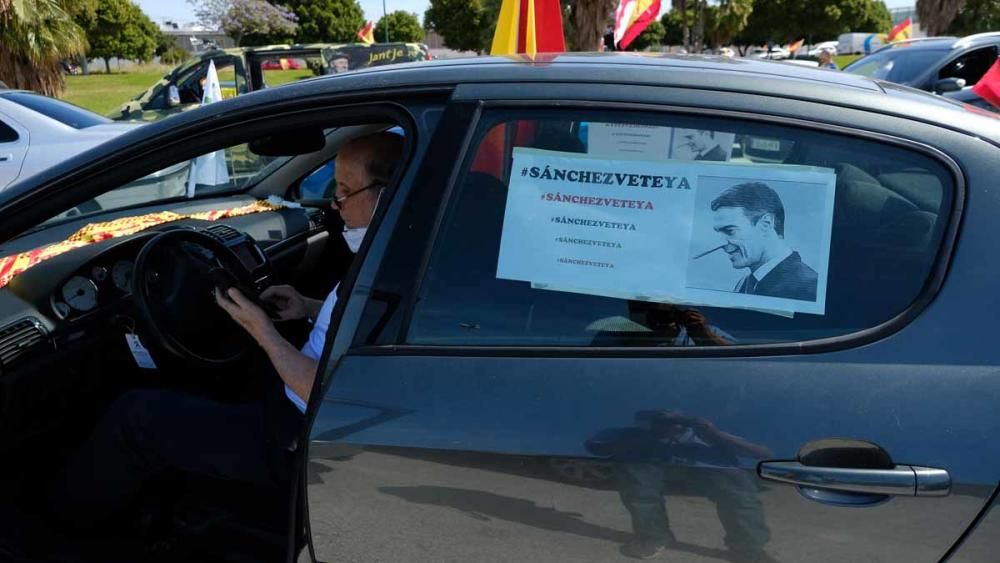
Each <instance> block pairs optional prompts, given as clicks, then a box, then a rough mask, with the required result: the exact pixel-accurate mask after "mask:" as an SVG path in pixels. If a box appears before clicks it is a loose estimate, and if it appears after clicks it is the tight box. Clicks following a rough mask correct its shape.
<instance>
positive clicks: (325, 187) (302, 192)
mask: <svg viewBox="0 0 1000 563" xmlns="http://www.w3.org/2000/svg"><path fill="white" fill-rule="evenodd" d="M335 170H336V163H335V162H334V160H333V159H330V160H329V161H327V162H325V163H323V165H322V166H320V167H319V168H317V169H316V170H313V171H312V172H311V173H310V174H309V175H308V176H306V177H305V178H303V179H302V182H301V183H300V184H299V189H298V195H297V199H329V198H330V197H333V191H334V190H335V189H336V188H337V184H336V182H334V171H335Z"/></svg>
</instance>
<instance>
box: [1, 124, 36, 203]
mask: <svg viewBox="0 0 1000 563" xmlns="http://www.w3.org/2000/svg"><path fill="white" fill-rule="evenodd" d="M28 141H29V137H28V131H27V129H24V128H23V127H21V126H20V125H19V124H18V123H17V122H15V121H14V120H13V119H12V118H10V117H9V116H7V115H4V114H3V113H0V190H2V189H4V188H6V187H7V186H9V185H10V184H12V183H13V182H14V180H16V179H17V177H18V176H19V175H20V173H21V166H22V165H23V164H24V157H25V155H27V154H28Z"/></svg>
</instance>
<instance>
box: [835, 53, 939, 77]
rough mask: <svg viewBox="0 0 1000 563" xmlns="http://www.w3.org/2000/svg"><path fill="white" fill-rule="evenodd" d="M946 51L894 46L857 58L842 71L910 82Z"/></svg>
mask: <svg viewBox="0 0 1000 563" xmlns="http://www.w3.org/2000/svg"><path fill="white" fill-rule="evenodd" d="M947 53H948V50H947V49H918V50H913V49H908V48H906V47H895V48H891V49H885V50H883V51H878V52H877V53H872V54H871V55H868V56H867V57H864V58H861V59H858V60H857V61H855V62H853V63H851V64H850V65H848V66H847V67H846V68H845V69H844V71H845V72H851V73H854V74H860V75H862V76H867V77H869V78H877V79H881V80H888V81H890V82H897V83H900V84H910V83H912V82H913V81H915V80H916V79H917V78H918V77H919V76H920V75H921V74H923V73H924V72H926V71H927V69H928V68H929V67H931V66H933V65H934V63H936V62H938V61H939V60H941V59H942V58H943V57H944V56H945V54H947Z"/></svg>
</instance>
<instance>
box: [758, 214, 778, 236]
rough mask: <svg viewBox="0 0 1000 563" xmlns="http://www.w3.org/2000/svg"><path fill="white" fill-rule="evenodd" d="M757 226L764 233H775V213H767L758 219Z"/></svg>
mask: <svg viewBox="0 0 1000 563" xmlns="http://www.w3.org/2000/svg"><path fill="white" fill-rule="evenodd" d="M757 228H758V229H760V230H761V232H762V233H764V234H767V233H773V232H774V215H773V214H771V213H765V214H763V215H761V216H760V219H757Z"/></svg>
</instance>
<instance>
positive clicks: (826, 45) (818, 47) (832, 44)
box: [807, 41, 840, 57]
mask: <svg viewBox="0 0 1000 563" xmlns="http://www.w3.org/2000/svg"><path fill="white" fill-rule="evenodd" d="M839 43H840V42H839V41H824V42H822V43H817V44H815V45H813V46H811V47H810V48H809V51H808V53H807V54H808V55H809V56H810V57H818V56H819V54H820V52H821V51H830V54H831V55H834V56H836V54H837V47H838V45H839Z"/></svg>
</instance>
